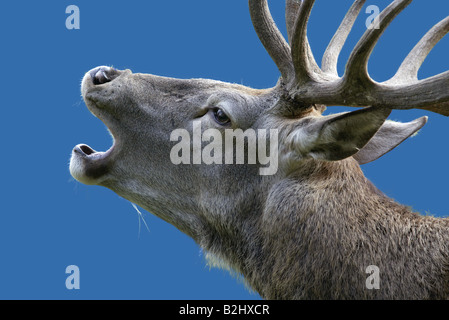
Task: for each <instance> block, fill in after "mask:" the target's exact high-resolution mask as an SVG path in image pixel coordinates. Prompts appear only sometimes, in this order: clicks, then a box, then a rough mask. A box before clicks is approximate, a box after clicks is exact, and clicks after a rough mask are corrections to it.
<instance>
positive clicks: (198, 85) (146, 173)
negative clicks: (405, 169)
mask: <svg viewBox="0 0 449 320" xmlns="http://www.w3.org/2000/svg"><path fill="white" fill-rule="evenodd" d="M314 2H315V1H314V0H304V1H299V0H287V1H286V3H287V5H286V20H287V30H288V40H289V42H290V45H289V44H288V43H287V41H286V40H285V39H284V37H283V36H282V35H281V33H280V31H279V30H278V28H277V27H276V25H275V23H274V21H273V19H272V17H271V15H270V12H269V9H268V4H267V1H266V0H249V8H250V13H251V19H252V22H253V25H254V28H255V30H256V32H257V35H258V36H259V38H260V40H261V42H262V44H263V45H264V47H265V48H266V50H267V51H268V53H269V54H270V56H271V57H272V59H273V60H274V62H275V63H276V65H277V67H278V69H279V71H280V74H281V77H280V79H279V81H278V83H277V85H276V86H275V87H274V88H269V89H264V90H256V89H251V88H248V87H244V86H241V85H236V84H229V83H224V82H219V81H213V80H204V79H191V80H180V79H172V78H165V77H159V76H155V75H149V74H136V73H132V72H131V71H130V70H124V71H120V70H116V69H113V68H110V67H105V66H102V67H97V68H95V69H93V70H91V71H89V72H88V73H87V74H86V75H85V77H84V79H83V81H82V96H83V98H84V100H85V102H86V105H87V107H88V108H89V110H90V111H91V112H92V113H93V114H94V115H95V116H96V117H98V118H99V119H101V120H102V121H103V122H104V123H105V124H106V126H107V127H108V128H109V130H110V132H111V134H112V136H113V138H114V143H113V146H112V147H111V148H110V149H109V150H108V151H106V152H97V151H95V150H93V149H92V148H91V147H89V146H87V145H85V144H81V145H78V146H76V147H75V148H74V149H73V152H72V158H71V163H70V171H71V174H72V175H73V177H74V178H75V179H77V180H78V181H80V182H82V183H85V184H95V185H101V186H105V187H107V188H110V189H112V190H113V191H114V192H116V193H117V194H119V195H120V196H122V197H124V198H126V199H128V200H130V201H132V202H134V203H136V204H138V205H140V206H142V207H143V208H145V209H146V210H148V211H149V212H151V213H153V214H155V215H157V216H158V217H160V218H162V219H164V220H166V221H168V222H169V223H171V224H173V225H174V226H176V227H177V228H178V229H179V230H181V231H182V232H185V233H186V234H188V235H189V236H191V237H192V238H193V239H194V240H195V241H197V243H198V244H199V245H200V246H202V247H203V248H205V249H206V250H208V251H209V252H211V253H212V254H213V255H215V256H217V257H218V258H219V259H221V260H223V261H224V262H225V263H226V264H227V265H229V266H230V267H231V268H234V269H236V271H238V272H241V273H242V274H243V275H244V276H246V278H247V280H248V282H249V283H250V285H251V286H252V287H253V288H255V289H256V290H258V291H259V292H260V293H261V294H262V296H263V297H289V298H291V297H297V296H298V294H297V291H295V290H294V289H291V288H289V290H284V289H285V288H284V287H283V285H279V287H280V288H284V289H283V292H284V293H285V295H281V294H280V293H279V291H276V290H278V289H279V288H278V289H275V287H276V284H273V281H274V280H273V281H267V277H269V276H268V274H270V271H269V270H273V268H275V267H273V266H274V265H276V263H275V262H272V263H271V264H270V267H268V266H267V265H264V264H263V262H262V260H265V261H272V260H273V261H274V260H275V258H273V256H274V253H273V250H272V249H273V248H278V249H279V248H280V246H281V245H272V243H274V242H276V241H278V242H279V243H284V244H286V243H289V244H290V243H295V241H299V242H301V241H302V240H298V239H297V235H296V234H295V231H294V229H295V228H296V227H298V226H299V225H300V224H301V223H305V222H304V221H305V219H306V218H305V216H307V215H310V214H312V212H314V210H315V211H316V210H317V209H316V208H318V207H320V208H321V205H318V204H316V201H317V197H315V196H314V200H313V202H314V203H315V206H309V207H307V206H305V203H308V200H309V198H308V197H310V194H313V192H315V191H316V192H318V191H317V190H319V189H320V186H323V188H324V186H326V185H328V184H327V183H328V181H336V180H339V179H343V177H344V179H354V181H357V182H354V185H357V184H358V183H360V184H363V187H361V188H360V189H359V191H360V192H362V191H361V190H363V192H366V193H370V192H372V193H374V194H376V195H378V194H379V192H377V191H375V188H374V187H372V186H371V185H369V184H368V182H366V181H365V180H366V179H364V178H363V174H361V171H360V169H359V167H358V164H363V163H367V162H370V161H373V160H375V159H377V158H379V157H380V156H382V155H384V154H385V153H387V152H389V151H391V150H392V149H393V148H395V147H396V146H397V145H399V144H400V143H401V142H402V141H404V140H405V139H407V138H408V137H409V136H411V135H412V134H414V133H415V132H416V131H418V130H419V129H420V128H421V127H422V126H423V125H424V124H425V123H426V121H427V118H426V117H422V118H420V119H417V120H415V121H413V122H410V123H397V122H393V121H389V120H387V118H388V116H389V115H390V112H391V110H393V109H410V108H419V109H424V110H430V111H433V112H437V113H440V114H443V115H446V116H448V115H449V109H448V104H449V90H448V89H447V88H449V73H447V72H445V73H443V74H440V75H437V76H434V77H431V78H429V79H425V80H418V77H417V74H418V70H419V68H420V66H421V65H422V63H423V61H424V59H425V57H426V56H427V55H428V54H429V52H430V51H431V49H432V48H433V47H434V46H435V45H436V43H437V42H438V41H439V40H440V39H441V38H442V37H443V36H444V35H445V34H446V33H447V32H448V31H449V18H446V19H445V20H443V21H442V22H440V23H439V24H437V25H436V26H435V27H434V28H432V29H431V30H430V31H429V32H428V33H427V34H426V35H425V36H424V37H423V39H422V40H421V41H420V42H419V43H418V44H417V46H416V47H415V48H414V49H413V50H412V51H411V52H410V54H409V55H408V56H407V57H406V59H405V60H404V63H403V64H402V65H401V66H400V68H399V70H398V71H397V73H396V75H395V76H394V77H393V78H392V79H390V80H388V81H385V82H382V83H379V82H376V81H374V80H373V79H372V78H371V77H370V76H369V74H368V69H367V64H368V59H369V57H370V55H371V53H372V51H373V49H374V47H375V45H376V43H377V41H378V40H379V38H380V37H381V35H382V33H383V32H384V31H385V29H386V28H387V26H388V25H389V24H390V22H391V21H392V20H393V19H394V18H395V17H396V16H397V15H398V14H399V13H400V12H401V11H402V10H403V9H404V8H405V7H406V6H407V5H408V4H410V3H411V0H395V1H393V2H392V3H391V4H390V5H389V6H388V7H387V8H386V9H385V10H384V11H383V12H382V13H381V14H380V17H379V20H378V21H379V28H369V29H368V30H367V31H366V32H365V34H364V35H363V37H362V38H361V39H360V41H359V42H358V44H357V45H356V47H355V48H354V50H353V51H352V53H351V55H350V57H349V60H348V62H347V64H346V69H345V72H344V74H343V75H342V76H339V75H338V73H337V61H338V57H339V54H340V51H341V49H342V47H343V45H344V43H345V41H346V38H347V36H348V34H349V32H350V30H351V28H352V26H353V24H354V22H355V20H356V18H357V16H358V14H359V12H360V10H361V8H362V7H363V5H364V4H365V0H356V1H355V2H354V4H353V5H352V7H351V8H350V9H349V11H348V13H347V15H346V16H345V17H344V19H343V22H342V24H341V26H340V27H339V28H338V30H337V32H336V34H335V36H334V37H333V39H332V41H331V42H330V44H329V46H328V48H327V50H326V52H325V53H324V57H323V61H322V63H321V67H319V66H318V64H317V63H316V61H315V59H314V56H313V54H312V51H311V48H310V46H309V44H308V40H307V22H308V18H309V15H310V13H311V10H312V7H313V4H314ZM335 105H339V106H349V107H362V108H360V109H358V110H356V111H353V112H347V113H340V114H333V115H328V116H323V115H322V113H323V111H324V110H325V108H326V106H327V107H330V106H335ZM238 130H240V131H238ZM270 130H274V131H273V132H274V133H275V134H273V135H271V134H270ZM227 133H229V134H230V138H229V139H228V140H226V139H227V136H226V135H227ZM237 133H239V134H242V133H243V136H244V138H245V139H243V140H242V141H243V143H242V144H241V147H242V148H243V150H244V151H245V152H248V156H247V158H248V159H246V160H245V158H243V161H241V162H238V161H239V159H237V158H238V151H237V150H235V152H234V149H228V146H227V145H224V146H223V145H222V144H224V143H225V142H226V141H228V142H229V141H235V140H236V135H237ZM250 133H253V134H254V137H255V140H254V139H253V140H252V139H251V136H250ZM232 134H234V136H233V135H232ZM196 136H199V139H200V140H195V137H196ZM259 138H263V139H259ZM197 139H198V138H197ZM261 141H262V142H261ZM253 144H256V145H255V146H254V145H253ZM206 147H209V149H208V150H207V151H208V152H206ZM219 147H220V148H219ZM174 148H175V149H174ZM231 148H234V146H233V145H231ZM199 149H200V151H202V152H203V155H204V153H205V152H206V155H207V156H209V157H208V158H207V159H208V160H209V161H205V158H204V157H202V156H201V152H200V153H198V150H199ZM251 150H252V151H251ZM260 150H263V152H260ZM211 151H213V152H211ZM219 151H222V153H220V152H219ZM195 152H197V154H196V155H197V158H196V160H195V157H196V156H195ZM251 152H253V153H256V154H257V156H255V157H254V159H253V161H250V160H249V158H250V155H251ZM229 154H231V156H230V158H229V157H228V158H226V157H227V156H229ZM262 155H264V156H266V157H265V158H264V159H265V160H267V159H268V160H270V161H272V163H269V161H268V162H267V161H265V162H263V161H261V159H263V157H262ZM273 155H274V156H273ZM173 156H175V157H177V158H176V159H177V160H176V161H174V160H173ZM226 159H228V160H233V161H229V162H226ZM240 160H242V159H240ZM269 166H271V169H273V170H268V171H267V170H265V171H264V170H263V169H267V167H269ZM292 181H294V183H292ZM329 183H330V182H329ZM344 185H345V187H343V189H341V194H340V195H337V196H342V197H344V194H346V192H347V193H348V194H349V193H351V192H354V193H356V192H357V190H352V189H351V188H352V187H350V186H349V187H348V185H350V183H349V184H346V183H344ZM304 186H307V188H309V189H308V191H307V192H306V191H304V190H305V189H304ZM346 189H347V190H346ZM292 190H293V191H294V190H297V191H298V190H299V191H298V192H297V193H294V195H292V196H288V195H289V194H290V193H291V192H292ZM311 190H314V191H313V192H312V191H311ZM334 196H335V194H334ZM322 201H324V199H323V200H322ZM341 202H342V203H344V202H345V201H341ZM342 205H343V204H342ZM323 206H324V204H323ZM314 208H315V209H314ZM328 209H329V212H341V211H344V210H345V209H344V208H343V209H342V208H331V207H330V208H328ZM284 211H288V212H289V215H288V217H294V218H292V219H289V218H287V216H284V215H283V214H280V212H284ZM389 211H390V210H389ZM326 212H327V211H326ZM267 215H269V218H267ZM285 219H287V220H289V221H290V222H292V224H293V225H295V226H296V227H295V228H293V227H292V228H293V229H292V230H290V231H289V232H286V235H285V237H284V235H283V236H282V239H281V240H279V239H277V236H274V235H273V234H271V235H269V236H267V233H269V230H270V228H271V229H272V230H278V229H279V226H280V225H282V226H287V225H288V224H286V220H285ZM301 221H302V222H301ZM296 224H298V225H296ZM288 228H290V227H288ZM278 231H279V230H278ZM273 232H274V231H273ZM280 232H282V230H281V231H280ZM268 238H269V239H270V240H269V241H268V240H266V239H268ZM286 239H287V240H286ZM267 241H268V242H267ZM268 243H271V244H268ZM292 245H293V246H294V244H292ZM286 246H287V247H289V245H286ZM270 248H271V249H270ZM270 250H271V251H270ZM293 251H295V250H293ZM263 257H265V258H263ZM292 259H294V257H292ZM294 265H295V264H294V263H293V264H292V265H291V266H290V267H291V268H292V269H294ZM270 268H271V269H270ZM286 268H287V267H286ZM275 269H276V268H275ZM282 270H283V271H282V272H280V271H279V270H277V271H276V272H278V273H283V272H288V271H285V270H284V269H282ZM292 272H293V271H292ZM262 274H263V275H262ZM279 281H280V282H282V281H281V280H279ZM264 282H265V283H266V284H264ZM296 283H297V281H294V284H293V285H295V284H296ZM268 284H269V286H271V287H270V288H271V289H270V288H267V287H266V285H268Z"/></svg>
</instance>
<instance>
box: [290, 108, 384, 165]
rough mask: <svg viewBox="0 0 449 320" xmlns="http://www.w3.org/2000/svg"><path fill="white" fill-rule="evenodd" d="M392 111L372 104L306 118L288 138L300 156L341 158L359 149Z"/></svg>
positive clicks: (292, 150) (331, 159)
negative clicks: (353, 109)
mask: <svg viewBox="0 0 449 320" xmlns="http://www.w3.org/2000/svg"><path fill="white" fill-rule="evenodd" d="M390 113H391V110H390V109H386V108H378V107H369V108H363V109H360V110H357V111H353V112H347V113H339V114H335V115H330V116H325V117H321V118H305V119H303V122H302V123H300V124H299V128H298V129H296V130H294V132H292V133H291V134H290V135H289V136H288V138H287V148H288V149H289V151H290V152H292V153H293V154H290V155H295V156H296V157H299V158H314V159H320V160H327V161H339V160H343V159H346V158H348V157H350V156H353V155H354V154H356V153H357V152H359V151H360V150H361V149H362V148H363V147H364V146H365V145H366V144H367V143H368V142H369V141H370V140H371V138H372V137H373V136H374V135H375V134H376V133H377V132H378V130H379V129H380V128H381V127H382V125H383V124H384V122H385V120H386V119H387V118H388V116H389V115H390Z"/></svg>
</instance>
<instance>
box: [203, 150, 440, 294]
mask: <svg viewBox="0 0 449 320" xmlns="http://www.w3.org/2000/svg"><path fill="white" fill-rule="evenodd" d="M206 228H207V229H208V230H207V232H205V234H208V235H209V236H208V237H207V238H203V239H202V241H200V244H201V245H202V247H203V248H205V249H206V250H208V251H209V252H211V253H212V254H213V255H214V256H216V257H218V258H219V259H221V260H223V261H224V262H225V263H226V264H227V265H228V266H229V267H230V268H232V269H233V270H235V271H237V272H238V273H241V274H242V275H243V276H244V277H245V280H246V282H247V283H248V284H249V285H250V287H252V288H253V289H254V290H256V291H257V292H259V293H260V295H261V296H262V297H263V298H267V299H350V298H352V299H373V298H374V299H434V298H446V297H447V296H448V293H449V281H448V280H449V279H448V268H449V264H448V262H449V257H448V255H449V254H448V253H449V248H448V244H449V223H448V221H447V220H446V219H437V218H433V217H428V216H420V215H419V214H417V213H413V212H411V211H410V209H409V208H407V207H405V206H403V205H400V204H398V203H396V202H394V201H393V200H391V199H389V198H388V197H386V196H385V195H383V194H382V193H381V192H380V191H379V190H378V189H376V188H375V187H374V186H373V185H372V184H371V183H370V182H369V181H368V180H367V179H366V178H365V176H364V175H363V173H362V171H361V170H360V167H359V166H358V164H357V163H356V161H354V160H353V159H352V158H350V159H347V160H344V161H339V162H317V161H313V160H310V161H305V162H304V164H303V165H302V166H301V168H298V170H297V171H296V172H295V173H292V174H290V175H289V176H287V177H284V178H283V179H281V180H279V181H277V182H275V183H274V184H272V185H271V188H270V189H269V190H267V191H266V192H265V193H264V195H263V197H261V198H258V197H257V196H254V197H251V198H247V201H246V203H245V208H244V210H241V211H240V212H239V216H238V219H237V220H236V219H234V220H232V221H225V220H223V223H222V224H218V225H217V224H216V223H215V224H214V225H209V226H208V227H206ZM371 265H375V266H377V267H378V268H379V270H380V289H379V290H369V289H367V288H366V279H367V277H368V276H369V274H367V273H366V268H367V267H368V266H371ZM411 294H412V295H411Z"/></svg>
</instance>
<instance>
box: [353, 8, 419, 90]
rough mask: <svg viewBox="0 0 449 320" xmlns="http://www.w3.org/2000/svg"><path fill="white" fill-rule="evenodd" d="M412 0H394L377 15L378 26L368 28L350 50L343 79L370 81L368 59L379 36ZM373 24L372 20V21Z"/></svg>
mask: <svg viewBox="0 0 449 320" xmlns="http://www.w3.org/2000/svg"><path fill="white" fill-rule="evenodd" d="M411 2H412V0H395V1H393V2H392V3H391V4H390V5H389V6H388V7H387V8H386V9H385V10H383V11H382V12H381V14H380V16H379V26H378V28H376V27H375V26H374V25H372V26H373V27H371V28H369V29H368V30H367V31H366V32H365V34H364V35H363V36H362V38H361V39H360V41H359V42H358V43H357V45H356V47H355V48H354V50H353V51H352V53H351V55H350V57H349V59H348V64H347V65H346V71H345V75H344V80H345V81H350V82H358V83H360V82H365V83H366V82H371V81H372V80H371V78H370V77H369V74H368V59H369V57H370V56H371V53H372V52H373V50H374V47H375V46H376V44H377V42H378V40H379V38H380V37H381V35H382V34H383V33H384V31H385V30H386V28H387V27H388V26H389V25H390V23H391V22H392V21H393V19H394V18H396V16H397V15H398V14H399V13H400V12H401V11H402V10H404V9H405V7H407V6H408V5H409V4H410V3H411ZM373 24H374V22H373Z"/></svg>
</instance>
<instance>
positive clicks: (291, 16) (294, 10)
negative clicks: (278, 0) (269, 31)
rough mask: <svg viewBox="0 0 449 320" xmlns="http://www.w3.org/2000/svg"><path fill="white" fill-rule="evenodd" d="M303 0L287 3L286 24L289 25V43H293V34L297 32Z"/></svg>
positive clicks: (287, 0) (288, 0) (292, 0)
mask: <svg viewBox="0 0 449 320" xmlns="http://www.w3.org/2000/svg"><path fill="white" fill-rule="evenodd" d="M301 3H302V0H286V1H285V22H286V24H287V35H288V42H289V43H290V44H291V43H292V36H293V32H294V31H295V24H296V19H297V18H298V14H299V10H300V9H301Z"/></svg>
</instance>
